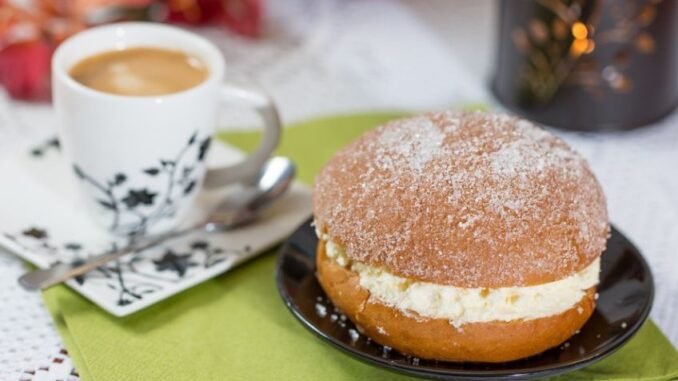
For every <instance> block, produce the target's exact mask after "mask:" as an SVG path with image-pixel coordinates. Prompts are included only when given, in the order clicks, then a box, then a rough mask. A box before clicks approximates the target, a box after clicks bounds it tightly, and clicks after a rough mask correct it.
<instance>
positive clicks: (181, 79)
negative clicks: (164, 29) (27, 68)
mask: <svg viewBox="0 0 678 381" xmlns="http://www.w3.org/2000/svg"><path fill="white" fill-rule="evenodd" d="M69 74H70V76H71V77H72V78H73V79H74V80H76V81H77V82H79V83H81V84H82V85H84V86H87V87H89V88H91V89H94V90H98V91H102V92H105V93H110V94H116V95H126V96H156V95H164V94H171V93H176V92H180V91H184V90H188V89H190V88H191V87H194V86H196V85H198V84H200V83H202V82H203V81H204V80H205V79H206V78H207V76H208V74H209V72H208V69H207V67H206V65H205V64H204V63H203V62H202V61H201V60H200V59H198V58H197V57H194V56H191V55H189V54H187V53H185V52H182V51H178V50H169V49H161V48H153V47H135V48H128V49H123V50H114V51H106V52H103V53H99V54H96V55H93V56H90V57H87V58H85V59H83V60H81V61H80V62H78V63H76V64H75V65H73V67H71V69H70V71H69Z"/></svg>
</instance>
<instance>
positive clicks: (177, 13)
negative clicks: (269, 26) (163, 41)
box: [167, 0, 263, 37]
mask: <svg viewBox="0 0 678 381" xmlns="http://www.w3.org/2000/svg"><path fill="white" fill-rule="evenodd" d="M167 7H168V16H167V21H170V22H179V23H186V24H190V25H205V24H223V25H224V26H226V27H227V28H228V29H231V30H232V31H234V32H236V33H238V34H240V35H243V36H247V37H258V36H259V33H260V29H261V19H262V16H263V7H262V5H261V1H260V0H167Z"/></svg>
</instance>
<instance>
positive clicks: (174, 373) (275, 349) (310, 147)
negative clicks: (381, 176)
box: [44, 113, 678, 381]
mask: <svg viewBox="0 0 678 381" xmlns="http://www.w3.org/2000/svg"><path fill="white" fill-rule="evenodd" d="M402 115H403V114H402V113H385V114H364V115H350V116H339V117H332V118H324V119H317V120H313V121H309V122H304V123H300V124H297V125H295V126H291V127H290V128H288V129H286V131H285V134H284V136H283V141H282V144H281V146H280V148H279V153H280V154H282V155H287V156H290V157H292V158H293V159H294V160H295V161H296V163H297V164H298V166H299V177H300V179H301V180H302V181H304V182H306V183H307V184H310V183H311V182H312V180H313V177H314V175H315V173H316V172H317V171H318V169H319V168H321V167H322V165H323V164H324V163H325V162H326V161H327V160H328V159H329V158H330V157H331V155H332V154H333V152H334V151H336V150H337V149H338V148H340V147H341V146H343V145H344V144H346V143H348V142H349V141H351V140H352V139H354V138H355V137H356V136H358V135H359V134H360V133H362V132H363V131H365V130H367V129H369V128H372V127H374V126H376V125H378V124H380V123H382V122H384V121H386V120H389V119H393V118H396V117H399V116H402ZM221 137H222V138H224V139H226V140H227V141H228V142H229V143H231V144H233V145H235V146H237V147H240V148H243V149H245V150H249V149H252V148H253V147H254V146H255V145H256V142H257V141H258V137H257V134H256V133H249V132H243V133H229V134H223V135H222V136H221ZM275 251H276V250H275V249H274V250H271V251H269V252H268V253H265V254H262V256H261V257H259V258H257V259H255V260H253V261H251V262H249V263H247V264H244V265H243V266H241V267H240V268H237V269H235V270H232V271H230V272H228V273H226V274H224V275H222V276H219V277H217V278H215V279H212V280H209V281H207V282H204V283H203V284H201V285H198V286H196V287H194V288H192V289H190V290H187V291H184V292H183V293H181V294H179V295H176V296H174V297H172V298H170V299H168V300H166V301H163V302H161V303H159V304H157V305H155V306H152V307H150V308H148V309H145V310H143V311H140V312H138V313H136V314H133V315H131V316H128V317H125V318H116V317H113V316H111V315H109V314H107V313H106V312H104V311H103V310H101V309H99V308H97V307H96V306H94V305H93V304H91V303H90V302H88V301H87V300H86V299H84V298H82V297H81V296H79V295H78V294H76V293H75V292H73V291H71V290H70V289H68V288H66V287H63V286H59V287H55V288H53V289H51V290H48V291H47V292H45V293H44V299H45V302H46V304H47V306H48V309H49V311H50V313H51V314H52V316H53V318H54V321H55V325H56V327H57V328H58V330H59V332H60V334H61V336H62V338H63V339H64V343H65V345H66V347H67V348H68V350H69V353H70V355H71V356H72V357H73V360H74V362H75V365H76V368H77V370H78V371H79V373H80V376H81V378H82V379H83V380H85V381H92V380H96V381H104V380H188V379H192V380H223V379H230V380H271V379H275V380H318V379H322V380H328V381H331V380H358V379H359V380H371V379H379V380H405V379H410V378H409V377H406V376H402V375H398V374H395V373H391V372H388V371H386V370H383V369H380V368H377V367H373V366H370V365H366V364H364V363H361V362H359V361H357V360H354V359H352V358H350V357H349V356H347V355H345V354H343V353H341V352H339V351H337V350H335V349H334V348H331V347H330V346H329V345H327V344H325V343H323V342H321V341H320V340H318V339H317V338H315V337H314V336H313V335H312V334H311V333H310V332H308V331H307V330H306V329H304V328H303V327H302V326H301V325H300V324H299V323H297V321H296V320H295V319H294V318H293V317H292V315H291V314H290V313H289V312H288V311H287V309H286V308H285V306H284V304H283V302H282V301H281V299H280V297H279V296H278V292H277V290H276V287H275V281H274V276H273V272H274V264H275V255H274V254H275ZM676 378H678V352H676V349H675V348H673V346H672V345H671V344H670V342H669V341H668V340H667V339H666V338H665V337H664V336H663V334H662V333H661V332H660V331H659V329H658V328H657V327H656V326H655V325H654V323H652V322H651V321H648V322H647V323H646V324H645V325H644V326H643V328H641V330H640V331H639V332H638V333H637V334H636V335H635V337H634V338H633V339H631V341H630V342H629V343H628V344H627V345H625V346H624V347H623V348H622V349H620V350H619V351H618V352H616V353H615V354H613V355H611V356H610V357H608V358H606V359H604V360H602V361H600V362H599V363H596V364H594V365H592V366H589V367H587V368H585V369H582V370H579V371H577V372H574V373H569V374H567V375H564V376H561V377H557V378H555V379H556V380H616V381H623V380H672V379H676Z"/></svg>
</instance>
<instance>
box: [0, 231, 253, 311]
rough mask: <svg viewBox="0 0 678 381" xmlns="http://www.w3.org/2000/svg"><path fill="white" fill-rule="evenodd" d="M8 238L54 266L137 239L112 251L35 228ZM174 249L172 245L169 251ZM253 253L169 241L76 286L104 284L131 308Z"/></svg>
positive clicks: (189, 240) (198, 239)
mask: <svg viewBox="0 0 678 381" xmlns="http://www.w3.org/2000/svg"><path fill="white" fill-rule="evenodd" d="M3 235H4V236H5V238H7V239H9V240H11V241H13V242H14V243H15V244H17V245H19V246H21V247H22V248H23V249H24V250H26V251H30V252H41V253H45V254H48V255H49V256H50V257H53V258H54V260H53V261H52V262H51V263H49V265H50V266H54V265H56V264H59V263H61V262H64V261H68V262H71V263H78V262H79V261H83V260H84V259H86V258H88V257H90V256H93V255H96V254H99V253H101V252H102V251H106V250H118V249H119V248H122V247H123V246H126V245H128V244H129V243H131V241H132V240H133V237H130V238H126V239H120V240H118V241H111V242H109V243H108V247H107V248H104V249H101V248H96V249H93V248H88V247H86V245H85V244H83V243H80V242H77V241H72V240H70V241H66V242H53V241H52V239H51V237H50V234H49V232H48V231H47V229H44V228H41V227H37V226H31V227H27V228H26V229H23V230H21V231H20V232H18V233H16V234H8V233H3ZM168 245H171V246H168ZM250 251H251V249H250V247H249V246H245V247H243V248H224V247H219V246H215V245H214V244H213V243H211V242H210V241H209V240H207V239H206V238H205V237H204V236H199V235H197V236H189V237H186V239H181V240H176V241H168V243H167V244H166V245H161V246H158V248H156V249H149V250H146V251H144V252H139V253H135V254H131V255H130V256H129V257H125V258H123V259H120V260H117V261H114V262H111V263H109V264H107V265H105V266H101V267H99V268H97V269H96V270H94V271H91V272H89V273H87V274H85V275H83V276H80V277H77V278H75V281H76V282H77V284H78V285H80V286H84V285H85V284H88V283H90V282H93V283H97V284H100V285H103V286H104V287H106V288H107V289H109V290H111V291H113V292H114V293H115V294H116V299H117V300H116V304H117V305H118V306H127V305H130V304H132V303H135V302H138V301H140V300H143V299H144V297H145V296H146V295H148V294H152V293H155V292H158V291H161V290H163V289H165V288H166V287H167V286H168V285H171V284H174V283H177V282H180V281H182V280H183V279H186V278H189V277H192V276H194V275H197V274H199V273H200V270H201V269H209V268H211V267H212V266H215V265H217V264H219V263H222V262H225V261H233V260H236V259H237V258H240V257H242V256H244V255H246V254H249V253H250Z"/></svg>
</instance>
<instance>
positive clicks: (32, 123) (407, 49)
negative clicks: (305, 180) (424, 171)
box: [0, 0, 678, 381]
mask: <svg viewBox="0 0 678 381" xmlns="http://www.w3.org/2000/svg"><path fill="white" fill-rule="evenodd" d="M267 3H268V4H267V5H268V13H267V16H266V29H265V33H264V38H263V39H261V40H257V41H248V40H244V39H240V38H237V37H234V36H232V35H229V34H226V33H224V32H222V31H219V30H214V29H202V30H199V31H198V32H199V33H202V34H204V35H205V36H207V37H208V38H210V39H212V40H213V41H215V42H216V43H217V44H218V45H219V47H220V48H221V49H222V51H223V52H224V55H225V56H226V58H227V60H228V62H229V65H230V67H231V68H232V71H233V72H237V73H240V74H241V75H244V76H245V77H248V78H250V79H254V80H256V81H257V82H259V83H260V84H261V85H262V86H263V87H264V88H266V89H267V90H268V91H269V92H270V93H271V95H272V96H273V98H274V99H275V100H276V102H277V104H278V105H279V108H280V111H281V114H282V117H283V119H284V121H285V122H286V123H290V122H293V121H297V120H301V119H304V118H308V117H313V116H318V115H323V114H330V113H345V112H360V111H375V110H389V109H390V110H393V109H407V110H413V111H418V110H431V109H444V108H450V107H452V108H453V107H457V106H460V105H464V104H468V103H477V102H482V103H486V104H489V105H491V106H492V107H495V108H501V106H500V105H498V104H497V103H496V101H495V100H494V99H493V98H492V97H491V95H490V94H489V92H488V90H487V86H486V85H487V83H488V81H489V77H490V74H491V72H492V68H493V65H494V61H493V60H494V55H493V50H494V46H495V45H494V44H495V40H496V20H497V17H496V7H495V5H496V4H495V2H491V1H473V2H471V1H448V0H435V1H434V0H429V1H426V2H423V1H419V0H401V1H388V0H375V1H371V2H363V1H358V0H353V1H346V0H322V1H320V0H289V1H286V2H284V4H281V2H275V1H268V2H267ZM375 15H378V17H375ZM394 41H397V44H394ZM221 122H222V125H224V126H226V127H228V126H243V125H251V124H255V119H254V116H253V115H250V114H247V113H245V112H242V111H237V112H236V111H232V112H227V113H224V115H223V119H222V121H221ZM54 123H55V122H54V118H53V115H52V110H51V108H50V107H49V106H48V105H40V104H38V105H36V104H26V103H21V102H13V101H10V100H9V99H8V98H7V96H6V95H5V94H4V93H1V92H0V160H2V159H3V154H2V153H3V152H6V151H7V150H8V148H9V147H10V146H15V145H17V144H22V143H25V142H29V141H35V140H36V139H43V138H46V137H49V136H52V135H53V134H54V133H55V129H54ZM554 132H555V133H556V134H558V135H560V136H561V137H563V138H564V139H565V140H566V141H568V142H569V143H570V144H571V145H573V146H574V147H575V148H576V149H577V150H579V152H581V153H582V154H583V155H584V156H585V157H586V158H587V159H588V160H589V162H590V164H591V166H592V168H593V169H594V172H595V173H596V175H597V176H598V178H599V180H600V182H601V184H602V186H603V188H604V190H605V193H606V195H607V198H608V208H609V211H610V219H611V221H612V223H613V224H615V226H617V227H618V228H619V229H620V230H621V231H622V232H624V234H626V235H627V236H628V237H629V238H630V239H631V240H632V241H633V242H635V243H636V244H637V245H638V247H639V248H640V249H641V251H642V252H643V253H644V254H645V256H646V257H647V259H648V261H649V263H650V265H651V267H652V270H653V272H654V275H655V279H656V286H657V295H656V299H655V305H654V309H653V311H652V313H651V316H652V318H653V319H654V320H655V321H656V322H657V323H658V325H659V326H660V327H661V328H662V330H663V331H664V333H665V334H666V335H667V336H668V337H669V339H670V340H671V341H672V343H673V344H674V345H678V319H675V316H677V315H678V277H676V276H674V274H676V273H677V272H678V259H676V256H675V250H676V249H677V248H678V176H676V170H675V167H676V165H677V164H678V149H676V142H678V113H676V112H674V114H673V115H671V116H669V117H668V118H666V119H665V120H664V121H662V122H660V123H658V124H656V125H653V126H651V127H648V128H644V129H640V130H637V131H632V132H624V133H608V134H582V133H571V132H563V131H554ZM24 271H25V268H24V267H23V264H22V263H21V261H19V260H18V259H17V258H15V257H14V256H12V255H11V254H9V253H7V252H4V251H2V250H0V273H1V274H2V275H3V276H1V277H0V290H2V291H0V303H2V305H3V309H2V310H1V311H0V335H1V336H2V337H3V340H1V341H0V379H2V380H69V381H73V380H77V379H78V377H77V371H75V370H74V369H73V368H72V364H71V361H70V358H69V357H68V354H67V353H66V352H65V350H63V349H62V344H61V341H60V338H59V336H58V334H57V333H56V331H55V329H54V327H53V325H52V322H51V318H50V317H49V315H48V313H47V311H46V310H45V308H44V306H43V305H42V300H41V298H40V296H39V295H38V294H32V293H28V292H25V291H23V290H21V289H20V288H19V287H18V286H17V283H16V278H17V277H18V276H19V275H20V274H21V273H22V272H24Z"/></svg>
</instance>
